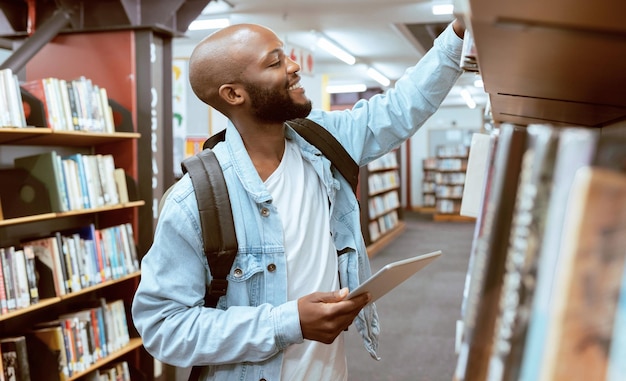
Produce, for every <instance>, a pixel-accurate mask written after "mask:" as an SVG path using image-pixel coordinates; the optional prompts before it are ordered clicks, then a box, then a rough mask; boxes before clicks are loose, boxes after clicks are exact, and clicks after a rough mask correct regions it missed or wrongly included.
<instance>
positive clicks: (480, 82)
mask: <svg viewBox="0 0 626 381" xmlns="http://www.w3.org/2000/svg"><path fill="white" fill-rule="evenodd" d="M474 87H480V88H482V87H485V84H484V83H483V80H482V79H481V78H476V79H475V80H474Z"/></svg>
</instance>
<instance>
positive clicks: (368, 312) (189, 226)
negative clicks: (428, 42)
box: [132, 26, 462, 381]
mask: <svg viewBox="0 0 626 381" xmlns="http://www.w3.org/2000/svg"><path fill="white" fill-rule="evenodd" d="M461 46H462V40H461V39H459V38H458V37H457V36H456V35H455V34H454V32H453V31H452V28H451V26H448V28H447V29H446V31H445V32H444V33H443V34H442V35H441V36H440V37H439V38H438V39H436V41H435V47H434V48H433V49H431V51H429V52H428V53H427V54H426V55H425V56H424V57H423V58H422V59H421V60H420V61H419V62H418V64H417V66H415V67H413V68H411V69H409V70H407V72H406V74H405V75H404V76H403V77H402V78H401V79H400V80H398V81H397V83H396V85H395V88H394V89H390V90H388V91H387V92H386V93H385V94H384V95H376V96H374V97H372V98H371V99H370V100H369V101H359V102H358V103H357V104H356V105H355V106H354V107H353V108H352V110H346V111H339V112H325V111H322V110H313V111H312V112H311V114H310V115H309V116H308V118H309V119H311V120H314V121H316V122H317V123H319V124H321V125H322V126H324V127H325V128H327V129H328V130H329V131H330V132H331V133H332V134H333V135H335V136H336V137H337V139H338V140H339V141H340V142H341V143H342V144H343V145H344V147H345V148H346V150H347V151H348V152H349V153H350V155H351V156H352V157H353V158H354V159H355V161H356V162H357V163H359V165H361V166H362V165H365V164H367V163H368V162H370V161H372V160H374V159H376V158H378V157H380V156H382V155H383V154H385V153H387V152H389V151H391V150H392V149H394V148H396V147H398V146H399V145H400V144H401V143H402V142H403V141H405V140H406V139H407V138H409V137H410V136H411V135H413V134H414V133H415V132H416V131H417V129H418V128H419V127H420V126H421V125H422V124H423V123H424V122H425V121H426V120H427V119H428V118H429V117H430V116H431V115H432V114H433V113H434V112H435V111H436V109H437V108H438V107H439V105H440V104H441V102H442V101H443V99H444V97H445V96H446V95H447V94H448V92H449V91H450V89H451V87H452V86H453V85H454V83H455V81H456V79H457V78H458V76H459V75H460V73H461V71H460V69H459V62H460V52H461ZM286 135H287V138H288V139H292V140H294V141H295V142H296V143H297V144H298V146H299V147H300V150H301V152H302V156H303V158H304V160H307V161H309V162H310V163H311V164H312V166H313V168H314V169H315V171H316V172H317V174H318V175H319V176H320V179H321V180H322V181H323V183H324V184H325V186H326V190H327V192H328V197H329V200H330V205H331V211H330V212H331V223H330V228H331V233H332V237H333V240H334V243H335V247H336V248H337V250H343V251H345V252H346V253H345V254H342V255H341V256H339V272H340V282H341V286H342V287H345V286H347V287H349V288H350V289H354V288H355V287H356V286H357V285H358V284H359V283H360V282H361V281H363V280H364V279H366V278H368V277H369V276H370V274H371V270H370V265H369V259H368V256H367V253H366V248H365V244H364V242H363V238H362V236H361V227H360V214H359V204H358V201H357V199H356V197H355V195H354V193H353V192H352V190H351V188H350V185H349V184H348V182H347V181H346V180H345V179H344V178H343V177H341V176H340V175H338V174H337V173H335V172H334V169H333V170H331V167H330V162H329V161H328V160H327V159H326V158H325V157H323V156H322V155H321V153H320V152H319V150H318V149H317V148H315V147H313V146H312V145H310V144H308V143H307V142H306V141H305V140H304V139H302V138H301V137H300V136H298V135H297V134H296V133H295V132H294V131H293V130H292V129H291V128H287V130H286ZM214 152H215V155H216V156H217V158H218V160H219V162H220V165H221V167H222V169H223V172H224V177H225V179H226V183H227V186H228V192H229V195H230V201H231V204H232V210H233V218H234V221H235V230H236V233H237V240H238V243H239V250H238V253H237V256H236V259H235V263H234V264H233V267H232V270H231V273H230V274H229V276H228V283H229V286H228V292H227V294H226V295H225V296H224V297H222V298H221V299H220V302H219V304H218V308H217V309H214V308H205V307H203V303H204V294H205V285H206V283H207V282H209V280H210V278H211V276H210V274H209V272H208V270H209V268H208V264H207V261H206V258H205V256H204V252H203V251H202V236H201V230H200V221H199V216H198V212H197V203H196V198H195V195H194V192H193V188H192V185H191V180H190V179H189V177H188V176H187V175H185V176H183V178H182V179H181V180H180V181H179V182H178V183H177V184H176V185H175V187H174V189H173V190H172V192H170V193H169V195H168V197H167V200H166V201H165V203H164V205H163V209H162V211H161V214H160V216H159V222H158V224H157V227H156V232H155V238H154V242H153V245H152V247H151V248H150V250H149V251H148V253H147V254H146V256H145V257H144V258H143V260H142V267H141V282H140V284H139V287H138V289H137V292H136V294H135V298H134V300H133V305H132V316H133V322H134V324H135V326H136V328H137V330H138V332H139V334H140V335H141V337H142V339H143V344H144V346H145V348H146V349H147V350H148V352H149V353H150V354H152V355H153V356H154V357H155V358H157V359H159V360H161V361H163V362H165V363H168V364H171V365H175V366H180V367H189V366H191V365H210V366H208V367H206V368H205V370H204V373H203V376H202V378H201V379H204V380H255V381H256V380H260V379H266V380H279V379H280V372H281V365H282V350H283V349H285V348H286V347H287V346H289V345H291V344H295V343H301V342H302V341H303V338H302V331H301V329H300V321H299V316H298V308H297V301H296V300H291V301H288V300H287V276H286V268H287V264H286V262H285V252H284V247H283V241H282V237H283V233H282V226H281V222H280V220H279V217H278V213H277V212H276V208H275V207H274V205H273V204H272V196H271V195H270V193H269V192H268V191H267V189H266V188H265V186H264V184H263V182H262V181H261V179H260V177H259V176H258V174H257V172H256V170H255V168H254V166H253V164H252V162H251V160H250V158H249V156H248V154H247V151H246V149H245V147H244V144H243V141H242V139H241V137H240V136H239V134H238V132H237V130H236V129H235V128H234V127H233V126H232V125H231V126H229V127H228V128H227V131H226V140H225V142H223V143H219V144H218V145H217V146H216V147H215V148H214ZM268 212H269V213H268ZM270 265H272V266H270ZM239 270H241V271H239ZM354 326H355V327H356V329H357V330H358V331H359V333H360V334H361V336H362V337H363V339H364V343H365V347H366V349H367V350H368V351H369V352H370V354H371V355H372V356H373V357H375V358H377V355H376V350H377V347H378V334H379V325H378V317H377V314H376V308H375V306H374V305H370V306H369V307H366V308H365V309H364V310H363V311H361V313H360V315H359V316H358V318H357V319H356V320H355V323H354Z"/></svg>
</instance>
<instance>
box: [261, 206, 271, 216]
mask: <svg viewBox="0 0 626 381" xmlns="http://www.w3.org/2000/svg"><path fill="white" fill-rule="evenodd" d="M261 215H262V216H263V217H267V216H269V215H270V210H269V209H268V208H261Z"/></svg>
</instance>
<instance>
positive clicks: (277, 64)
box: [270, 61, 282, 67]
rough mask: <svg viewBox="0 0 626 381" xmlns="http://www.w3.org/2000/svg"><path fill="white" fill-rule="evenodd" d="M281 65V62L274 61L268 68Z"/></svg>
mask: <svg viewBox="0 0 626 381" xmlns="http://www.w3.org/2000/svg"><path fill="white" fill-rule="evenodd" d="M281 63H282V62H281V61H276V62H273V63H272V64H270V66H272V67H275V66H280V65H281Z"/></svg>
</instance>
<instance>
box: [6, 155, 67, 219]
mask: <svg viewBox="0 0 626 381" xmlns="http://www.w3.org/2000/svg"><path fill="white" fill-rule="evenodd" d="M59 160H60V158H59V157H58V154H57V153H56V151H54V150H52V151H48V152H44V153H41V154H36V155H30V156H22V157H17V158H15V159H14V160H13V164H14V166H15V168H23V169H25V170H26V171H28V173H30V174H31V175H32V176H33V177H34V178H36V179H37V180H39V181H41V182H42V183H43V184H44V185H45V187H46V190H47V191H48V195H49V197H50V206H51V208H52V211H53V212H66V211H68V210H69V206H68V204H67V197H66V196H65V184H64V178H63V171H62V168H61V167H59Z"/></svg>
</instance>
